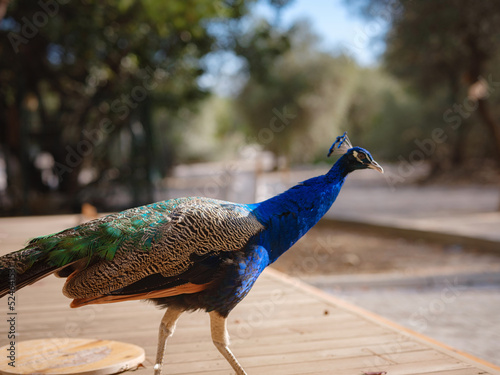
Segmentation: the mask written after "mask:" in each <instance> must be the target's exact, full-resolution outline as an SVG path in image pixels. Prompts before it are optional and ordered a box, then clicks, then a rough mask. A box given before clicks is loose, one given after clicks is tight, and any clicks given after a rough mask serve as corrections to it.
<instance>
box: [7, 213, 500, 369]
mask: <svg viewBox="0 0 500 375" xmlns="http://www.w3.org/2000/svg"><path fill="white" fill-rule="evenodd" d="M76 223H77V217H76V216H54V217H30V218H14V219H0V254H5V253H7V252H9V251H12V250H16V249H19V248H21V247H22V245H23V243H25V242H26V240H27V239H28V238H31V237H34V236H37V235H41V234H48V233H53V232H55V231H58V230H61V229H64V228H67V227H69V226H72V225H75V224H76ZM62 284H63V281H62V280H60V279H57V278H55V277H48V278H46V279H44V280H42V281H40V282H38V283H37V284H34V285H32V286H30V287H28V288H25V289H23V290H21V291H19V292H18V293H17V295H16V302H17V304H16V312H17V314H18V315H17V324H16V331H17V333H18V337H17V339H18V341H22V340H31V339H38V338H50V337H53V338H65V337H78V338H99V339H109V340H119V341H124V342H129V343H133V344H136V345H139V346H142V347H143V348H144V349H145V350H146V355H147V359H146V361H145V362H144V365H145V366H146V368H143V369H139V370H138V371H136V372H134V374H150V373H152V365H153V363H154V355H155V353H156V340H157V331H158V325H159V322H160V319H161V317H162V315H163V312H162V311H160V310H157V309H156V308H154V307H153V306H152V305H148V304H146V303H143V302H125V303H118V304H110V305H97V306H85V307H82V308H79V309H70V308H69V306H68V305H69V300H68V299H67V298H65V297H64V296H63V295H62V294H61V287H62ZM6 313H7V302H6V299H2V300H0V314H1V316H2V317H4V318H5V317H6V316H7V315H6ZM4 318H2V321H4V323H3V324H1V325H0V337H1V339H0V346H1V345H4V344H5V343H6V342H7V340H6V336H7V333H6V328H7V325H6V323H5V319H4ZM229 332H230V335H231V343H232V345H231V348H232V350H233V352H234V353H235V355H236V356H237V357H238V358H239V360H240V362H241V363H242V365H243V366H244V367H245V369H246V370H247V371H248V373H249V374H266V375H267V374H269V375H272V374H275V375H278V374H337V375H343V374H345V375H359V374H363V372H377V371H379V372H382V371H386V372H387V374H388V375H398V374H436V375H473V374H500V371H499V370H500V368H498V367H495V366H493V365H490V364H488V363H486V362H482V361H480V360H478V359H475V358H472V357H471V356H468V355H467V354H464V353H458V352H456V351H454V350H452V349H450V348H448V347H446V346H444V345H442V344H440V343H437V342H435V341H433V340H431V339H428V338H426V337H424V336H422V335H418V334H415V333H412V332H410V331H408V330H406V329H404V328H402V327H400V326H398V325H396V324H394V323H391V322H389V321H387V320H385V319H383V318H380V317H378V316H376V315H374V314H372V313H370V312H367V311H364V310H362V309H360V308H358V307H356V306H353V305H351V304H349V303H346V302H344V301H342V300H339V299H336V298H334V297H331V296H329V295H326V294H324V293H322V292H321V291H319V290H317V289H315V288H312V287H310V286H307V285H305V284H303V283H300V282H298V281H297V280H295V279H292V278H289V277H287V276H285V275H283V274H280V273H278V272H276V271H273V270H267V271H266V272H265V273H264V274H263V275H262V276H261V277H260V279H259V281H258V282H257V283H256V285H255V287H254V288H253V290H252V291H251V293H250V294H249V295H248V297H247V298H246V299H245V300H244V301H243V302H242V303H241V304H240V305H238V306H237V307H236V309H235V310H234V311H233V312H232V313H231V315H230V316H229ZM2 355H3V354H2ZM165 363H166V365H165V373H167V374H196V373H203V374H208V375H215V374H231V373H233V372H232V371H231V369H230V367H229V365H228V364H227V362H226V361H225V360H224V359H223V358H222V356H221V355H220V354H219V353H218V351H217V350H216V348H215V347H214V346H213V345H212V342H211V339H210V330H209V319H208V315H207V314H205V313H201V312H199V313H192V314H185V315H183V316H182V317H181V319H180V321H179V323H178V326H177V331H176V332H175V335H174V336H173V338H172V339H171V340H170V341H169V344H168V346H167V355H166V359H165Z"/></svg>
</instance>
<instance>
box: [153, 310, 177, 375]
mask: <svg viewBox="0 0 500 375" xmlns="http://www.w3.org/2000/svg"><path fill="white" fill-rule="evenodd" d="M182 312H183V311H182V310H179V309H174V308H172V307H169V308H168V309H167V311H166V312H165V315H163V318H162V319H161V323H160V332H159V334H158V348H157V352H156V364H155V366H154V371H155V372H154V375H161V368H162V365H163V356H164V354H165V347H166V346H167V339H168V338H169V337H170V336H172V335H173V333H174V330H175V324H176V323H177V320H178V319H179V316H180V315H181V314H182Z"/></svg>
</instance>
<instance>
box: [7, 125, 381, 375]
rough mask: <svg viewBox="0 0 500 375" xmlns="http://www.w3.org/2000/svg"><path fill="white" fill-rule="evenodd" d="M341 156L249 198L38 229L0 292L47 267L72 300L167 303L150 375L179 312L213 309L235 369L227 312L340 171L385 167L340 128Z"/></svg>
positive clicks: (169, 204)
mask: <svg viewBox="0 0 500 375" xmlns="http://www.w3.org/2000/svg"><path fill="white" fill-rule="evenodd" d="M332 153H335V154H341V155H342V156H341V157H340V158H339V159H338V160H337V162H336V163H335V164H334V165H333V166H332V168H331V169H330V170H329V171H328V172H327V173H326V174H325V175H322V176H318V177H315V178H311V179H309V180H306V181H303V182H301V183H299V184H297V185H296V186H294V187H292V188H290V189H289V190H287V191H285V192H283V193H281V194H279V195H277V196H274V197H272V198H270V199H267V200H265V201H262V202H260V203H255V204H238V203H231V202H225V201H221V200H216V199H210V198H201V197H188V198H178V199H171V200H167V201H162V202H157V203H153V204H149V205H146V206H142V207H136V208H131V209H128V210H126V211H123V212H119V213H115V214H111V215H108V216H105V217H102V218H99V219H96V220H92V221H89V222H86V223H84V224H81V225H79V226H76V227H74V228H70V229H66V230H64V231H62V232H59V233H55V234H51V235H48V236H43V237H38V238H34V239H32V240H31V241H29V243H28V244H27V246H26V247H25V248H24V249H22V250H19V251H16V252H13V253H10V254H7V255H4V256H2V257H1V258H0V297H3V296H5V295H6V294H7V293H9V279H10V278H11V277H12V275H14V276H15V279H16V289H20V288H23V287H25V286H27V285H29V284H32V283H34V282H36V281H37V280H40V279H42V278H44V277H46V276H48V275H50V274H55V275H56V276H58V277H63V278H66V281H65V284H64V286H63V293H64V295H65V296H67V297H69V298H71V299H73V301H72V302H71V304H70V306H71V307H80V306H85V305H89V304H103V303H113V302H120V301H131V300H150V301H152V302H153V303H155V304H156V305H158V306H159V307H161V308H166V309H167V310H166V312H165V315H164V316H163V318H162V320H161V323H160V329H159V337H158V348H157V354H156V363H155V366H154V373H155V375H160V374H161V373H162V363H163V357H164V351H165V348H166V344H167V339H168V338H169V337H170V336H171V335H172V334H173V333H174V329H175V326H176V322H177V320H178V318H179V316H180V315H181V314H182V313H183V312H185V311H193V310H198V309H202V310H205V311H206V312H208V313H209V316H210V329H211V335H212V341H213V343H214V345H215V346H216V347H217V349H218V350H219V351H220V353H221V354H222V355H223V356H224V357H225V358H226V360H227V361H228V362H229V364H230V365H231V366H232V368H233V369H234V370H235V371H236V373H237V374H238V375H241V374H246V372H245V370H244V369H243V367H242V366H241V365H240V363H239V362H238V360H237V359H236V357H235V356H234V354H233V353H232V351H231V350H230V348H229V335H228V332H227V325H226V319H227V317H228V315H229V313H230V312H231V310H232V309H233V308H234V307H235V306H236V305H237V304H238V303H239V302H240V301H241V300H242V299H243V298H244V297H245V296H246V295H247V294H248V292H249V291H250V289H251V288H252V286H253V285H254V283H255V281H256V280H257V278H258V277H259V275H260V274H261V273H262V271H263V270H264V269H265V268H266V267H267V266H268V265H270V264H271V263H273V262H274V261H275V260H276V259H277V258H278V257H279V256H280V255H281V254H283V253H284V252H285V251H287V250H288V249H289V248H290V247H291V246H292V245H293V244H294V243H295V242H296V241H297V240H298V239H300V238H301V237H302V236H303V235H304V234H305V233H306V232H307V231H308V230H309V229H310V228H311V227H312V226H314V225H315V224H316V223H317V222H318V220H319V219H321V217H322V216H323V215H324V214H325V213H326V212H327V211H328V210H329V209H330V207H331V206H332V204H333V202H334V201H335V199H336V198H337V195H338V194H339V192H340V190H341V188H342V185H343V183H344V180H345V178H346V176H347V175H348V174H349V173H350V172H352V171H354V170H357V169H366V168H371V169H374V170H377V171H379V172H381V173H383V169H382V167H381V166H380V165H379V164H378V163H377V162H376V161H375V160H373V158H372V156H371V155H370V153H369V152H368V151H367V150H365V149H363V148H361V147H352V145H351V143H350V141H349V139H348V138H347V135H346V133H344V134H343V135H342V136H339V137H337V139H336V140H335V142H334V143H333V145H332V147H331V148H330V150H329V153H328V156H330V155H331V154H332Z"/></svg>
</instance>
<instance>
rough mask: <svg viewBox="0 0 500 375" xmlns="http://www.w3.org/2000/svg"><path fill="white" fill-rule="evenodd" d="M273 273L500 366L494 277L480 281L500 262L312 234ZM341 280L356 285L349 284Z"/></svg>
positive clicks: (368, 236) (368, 237)
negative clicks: (380, 283) (428, 280)
mask: <svg viewBox="0 0 500 375" xmlns="http://www.w3.org/2000/svg"><path fill="white" fill-rule="evenodd" d="M273 267H274V268H276V269H278V270H280V271H283V272H285V273H288V274H290V275H293V276H295V277H299V278H302V279H303V280H304V281H306V282H311V283H313V284H315V285H317V286H319V287H321V288H322V289H323V290H325V291H326V292H328V293H331V294H333V295H336V296H338V297H341V298H343V299H345V300H348V301H350V302H352V303H354V304H356V305H358V306H360V307H363V308H366V309H367V310H370V311H373V312H375V313H377V314H379V315H381V316H384V317H386V318H388V319H391V320H393V321H395V322H397V323H399V324H401V325H403V326H406V327H408V328H410V329H412V330H414V331H417V332H420V333H423V334H425V335H427V336H429V337H432V338H434V339H436V340H438V341H441V342H443V343H445V344H447V345H449V346H452V347H455V348H457V349H459V350H462V351H465V352H468V353H470V354H472V355H474V356H476V357H479V358H482V359H485V360H487V361H489V362H491V363H494V364H497V365H500V358H499V356H498V352H499V351H500V314H498V306H500V281H499V280H500V277H496V276H495V277H493V279H492V280H491V281H487V282H484V278H483V277H481V275H484V274H486V273H488V274H493V275H497V276H498V275H499V271H500V255H497V254H492V253H484V252H478V251H474V250H473V249H464V248H461V247H458V246H443V245H439V244H433V243H426V242H418V241H417V242H416V241H409V240H406V239H403V238H389V237H383V236H379V235H377V234H376V233H366V232H363V233H359V232H356V231H354V230H353V231H346V230H343V231H339V230H334V229H329V228H326V227H319V228H313V229H312V230H311V231H310V232H309V233H308V234H307V235H306V236H305V238H304V239H302V240H301V241H299V242H298V243H297V244H296V245H295V246H294V248H292V249H291V250H289V251H288V252H287V253H285V254H284V255H283V256H282V257H281V258H280V259H279V260H278V261H276V263H275V264H274V265H273ZM464 274H467V275H468V276H467V277H466V278H465V279H464V278H463V277H457V275H464ZM443 275H444V277H443ZM381 276H382V277H384V276H388V279H389V280H391V277H394V276H397V278H398V279H399V280H400V279H401V278H403V279H405V278H408V280H410V279H411V280H417V281H416V282H414V281H412V283H411V284H412V285H406V287H399V286H397V285H393V286H391V285H390V283H389V285H385V286H373V285H375V284H374V283H373V284H371V283H370V279H371V278H373V280H375V279H380V277H381ZM418 276H426V277H427V278H429V277H430V278H433V277H434V278H435V279H436V280H438V277H440V278H439V281H438V282H436V283H433V284H432V285H431V286H429V285H427V284H419V282H418V279H419V278H418ZM336 277H338V278H340V279H342V284H341V286H339V285H340V284H338V283H336V282H335V278H336ZM346 280H348V281H347V282H346ZM349 280H352V281H355V280H357V282H353V283H352V284H351V285H350V284H349ZM359 280H362V282H361V285H360V283H359ZM463 280H466V281H463ZM364 281H366V283H365V282H364ZM475 281H477V282H475ZM471 283H472V284H473V285H470V284H471Z"/></svg>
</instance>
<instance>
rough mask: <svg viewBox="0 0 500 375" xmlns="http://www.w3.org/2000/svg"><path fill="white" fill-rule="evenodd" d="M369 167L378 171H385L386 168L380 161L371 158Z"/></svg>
mask: <svg viewBox="0 0 500 375" xmlns="http://www.w3.org/2000/svg"><path fill="white" fill-rule="evenodd" d="M367 167H368V168H370V169H375V170H376V171H379V172H380V173H384V168H382V167H381V166H380V164H379V163H377V162H376V161H375V160H371V161H370V162H369V163H368V164H367Z"/></svg>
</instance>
